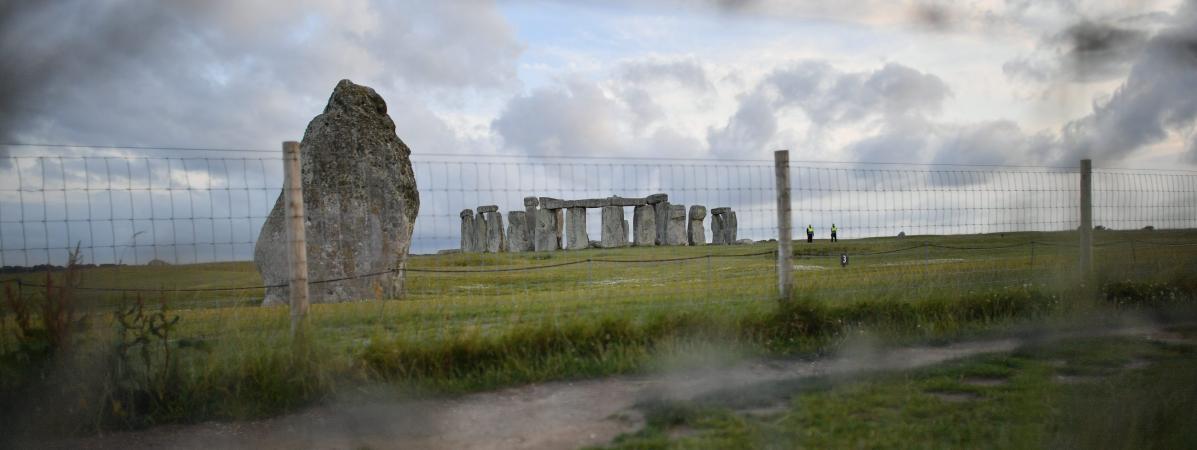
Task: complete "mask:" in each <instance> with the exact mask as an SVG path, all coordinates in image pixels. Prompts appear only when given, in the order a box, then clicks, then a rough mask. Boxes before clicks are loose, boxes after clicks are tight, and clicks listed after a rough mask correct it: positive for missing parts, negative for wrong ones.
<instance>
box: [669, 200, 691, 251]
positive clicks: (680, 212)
mask: <svg viewBox="0 0 1197 450" xmlns="http://www.w3.org/2000/svg"><path fill="white" fill-rule="evenodd" d="M665 245H686V207H685V206H684V205H669V223H668V224H667V225H666V227H665Z"/></svg>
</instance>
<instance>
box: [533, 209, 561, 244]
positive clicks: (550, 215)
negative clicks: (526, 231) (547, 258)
mask: <svg viewBox="0 0 1197 450" xmlns="http://www.w3.org/2000/svg"><path fill="white" fill-rule="evenodd" d="M532 239H533V241H534V245H533V249H534V250H535V251H538V252H551V251H553V250H557V249H559V248H561V247H559V246H558V245H557V243H558V242H559V241H558V240H557V213H556V212H554V210H551V209H538V210H536V231H535V233H533V235H532Z"/></svg>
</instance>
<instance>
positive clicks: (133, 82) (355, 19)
mask: <svg viewBox="0 0 1197 450" xmlns="http://www.w3.org/2000/svg"><path fill="white" fill-rule="evenodd" d="M0 8H2V9H0V23H2V24H3V25H4V26H3V29H2V30H0V33H2V34H0V36H3V43H2V44H0V46H2V47H0V49H2V51H3V57H4V60H5V64H4V65H3V68H0V77H2V80H0V81H2V83H0V97H2V98H3V100H2V103H0V107H2V108H3V109H2V110H0V116H2V117H3V119H0V137H3V138H5V140H13V139H19V140H23V141H34V142H38V141H40V142H68V143H84V144H132V145H171V146H189V147H204V146H212V147H239V148H244V147H250V148H263V147H265V148H273V147H275V146H276V143H277V142H278V141H281V140H284V139H294V138H297V137H298V135H299V134H300V133H301V132H302V130H303V127H304V124H305V123H306V122H307V120H309V119H310V118H311V117H312V116H314V115H315V114H317V113H319V111H320V108H321V107H322V106H323V103H324V100H325V99H326V98H327V97H326V96H327V95H328V92H330V91H331V89H332V86H334V85H335V84H336V82H337V81H338V80H340V79H342V78H351V79H353V80H355V81H357V82H359V83H364V84H369V85H372V86H374V87H375V88H377V89H378V90H379V91H380V92H381V93H383V94H384V95H386V94H391V95H390V97H391V98H390V100H391V103H392V105H394V106H396V108H393V110H396V111H404V112H405V113H407V114H411V115H412V117H411V120H412V122H416V123H420V124H423V123H425V122H429V121H433V122H440V119H439V118H436V117H435V116H434V115H432V113H431V112H430V111H428V109H427V108H426V106H425V104H424V102H425V101H426V100H425V99H424V98H422V97H419V96H420V95H423V94H426V93H429V92H440V91H456V90H460V89H490V88H500V87H509V86H512V85H514V84H516V83H517V80H516V75H515V60H516V58H517V57H518V55H519V53H520V51H521V46H520V45H519V44H518V43H517V42H516V40H515V36H514V31H513V30H511V29H510V27H509V26H508V25H507V23H506V21H505V19H504V18H503V17H502V16H500V15H499V14H498V13H497V11H496V10H495V8H494V5H493V4H491V3H489V2H483V1H467V2H452V3H447V2H446V3H445V4H442V3H425V2H389V1H379V2H369V1H358V2H336V3H323V2H306V1H298V2H294V3H291V4H289V5H288V6H287V7H280V6H279V5H277V4H274V3H270V2H254V1H244V2H237V1H216V2H207V1H204V2H200V1H192V2H149V1H111V2H92V1H82V0H75V1H65V2H36V1H18V2H6V3H4V6H3V7H0ZM463 29H468V30H470V31H471V32H469V33H461V32H458V30H463ZM394 94H399V95H394ZM447 95H452V94H447ZM409 105H410V106H409ZM416 114H419V115H420V116H419V117H416V116H415V115H416ZM397 119H399V118H397ZM397 122H398V123H397V125H398V128H399V131H400V132H401V133H404V134H405V136H404V138H405V140H413V141H415V142H417V143H422V142H428V143H437V144H444V143H445V142H444V141H445V139H444V137H443V134H444V133H443V132H441V131H443V128H444V126H443V124H442V125H441V126H432V127H428V126H423V125H420V126H409V125H408V124H407V122H406V121H399V120H397ZM451 143H452V142H449V144H451Z"/></svg>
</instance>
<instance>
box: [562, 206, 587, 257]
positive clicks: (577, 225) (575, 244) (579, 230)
mask: <svg viewBox="0 0 1197 450" xmlns="http://www.w3.org/2000/svg"><path fill="white" fill-rule="evenodd" d="M566 220H567V221H568V223H569V230H567V233H568V236H567V237H568V238H569V247H568V248H569V249H570V250H582V249H585V248H587V247H589V246H590V236H587V235H586V208H569V217H568V219H566Z"/></svg>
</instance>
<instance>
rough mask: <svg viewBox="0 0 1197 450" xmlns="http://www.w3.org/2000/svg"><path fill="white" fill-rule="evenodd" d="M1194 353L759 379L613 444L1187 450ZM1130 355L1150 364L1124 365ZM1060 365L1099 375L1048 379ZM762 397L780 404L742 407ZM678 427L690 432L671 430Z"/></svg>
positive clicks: (1053, 348)
mask: <svg viewBox="0 0 1197 450" xmlns="http://www.w3.org/2000/svg"><path fill="white" fill-rule="evenodd" d="M1186 332H1189V331H1186ZM1195 349H1197V347H1195V346H1194V345H1183V344H1175V343H1164V342H1159V341H1153V340H1147V339H1143V338H1142V337H1109V338H1092V339H1068V340H1064V341H1051V342H1044V343H1040V344H1034V345H1029V346H1026V347H1024V348H1021V349H1019V350H1018V351H1015V352H1013V353H1012V354H1008V355H986V356H979V357H973V358H968V359H966V360H962V361H957V362H953V363H948V364H943V365H940V366H937V367H932V368H927V369H921V370H915V371H911V372H907V373H877V374H871V375H863V376H859V377H853V378H841V379H831V378H815V379H804V380H796V381H794V382H790V383H769V384H768V385H764V386H755V387H750V388H746V389H742V390H736V391H728V392H722V393H718V394H714V395H710V396H707V397H705V398H702V399H698V400H695V401H693V402H674V403H671V404H668V405H666V406H662V405H645V406H643V407H642V410H643V411H644V412H645V414H646V419H647V423H648V426H647V427H646V428H645V429H644V430H643V431H641V432H638V433H634V434H629V435H624V436H621V437H620V438H618V439H617V440H616V441H615V442H614V443H612V445H611V447H613V448H861V447H867V448H1125V449H1137V448H1195V447H1194V446H1197V384H1195V383H1193V380H1194V379H1197V351H1195ZM1134 360H1149V361H1152V364H1150V365H1147V366H1138V367H1134V368H1126V366H1125V364H1124V363H1126V362H1128V361H1134ZM1060 361H1063V362H1064V364H1065V366H1064V367H1060V364H1058V362H1060ZM1119 364H1123V365H1119ZM1068 368H1080V370H1083V371H1089V372H1091V373H1101V374H1102V377H1101V378H1100V379H1097V380H1096V381H1094V382H1090V383H1059V382H1057V381H1056V379H1057V377H1058V376H1060V375H1061V373H1067V372H1069V370H1070V369H1068ZM977 380H985V381H984V382H977ZM768 402H773V403H777V402H783V403H784V404H785V405H787V408H785V410H784V411H776V412H774V413H772V414H770V415H767V416H758V415H753V414H743V413H742V412H743V411H745V410H752V409H753V408H757V407H760V406H759V405H762V404H765V403H768ZM679 427H684V428H686V429H689V430H691V431H690V433H689V435H687V436H683V437H678V436H675V435H671V434H670V433H669V430H670V429H676V428H679Z"/></svg>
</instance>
